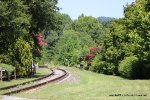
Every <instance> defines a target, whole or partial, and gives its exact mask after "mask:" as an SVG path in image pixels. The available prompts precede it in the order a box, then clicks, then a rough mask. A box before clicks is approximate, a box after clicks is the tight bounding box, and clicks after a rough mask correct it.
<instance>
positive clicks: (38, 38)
mask: <svg viewBox="0 0 150 100" xmlns="http://www.w3.org/2000/svg"><path fill="white" fill-rule="evenodd" d="M34 37H35V39H36V42H37V43H36V44H37V45H38V46H47V45H48V44H47V43H46V42H44V36H43V33H41V32H39V33H38V34H37V35H34Z"/></svg>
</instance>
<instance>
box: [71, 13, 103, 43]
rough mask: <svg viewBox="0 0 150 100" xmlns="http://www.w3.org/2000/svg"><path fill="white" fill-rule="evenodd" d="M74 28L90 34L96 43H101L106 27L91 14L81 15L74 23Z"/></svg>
mask: <svg viewBox="0 0 150 100" xmlns="http://www.w3.org/2000/svg"><path fill="white" fill-rule="evenodd" d="M72 29H74V30H75V31H78V32H84V33H87V34H89V35H90V36H91V37H92V39H93V40H94V41H95V43H97V44H99V45H100V43H101V40H102V36H103V33H104V29H103V26H102V24H100V23H99V21H98V19H96V18H94V17H91V16H79V18H78V19H77V20H75V21H74V22H73V24H72Z"/></svg>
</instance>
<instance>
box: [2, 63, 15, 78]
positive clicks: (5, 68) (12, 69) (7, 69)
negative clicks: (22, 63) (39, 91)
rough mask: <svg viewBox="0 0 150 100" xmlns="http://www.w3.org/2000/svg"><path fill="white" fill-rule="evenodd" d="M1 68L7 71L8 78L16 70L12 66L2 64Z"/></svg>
mask: <svg viewBox="0 0 150 100" xmlns="http://www.w3.org/2000/svg"><path fill="white" fill-rule="evenodd" d="M0 67H1V68H2V69H4V70H5V71H6V74H7V77H10V75H11V73H12V72H13V71H14V70H15V67H13V66H12V65H8V64H4V63H1V64H0Z"/></svg>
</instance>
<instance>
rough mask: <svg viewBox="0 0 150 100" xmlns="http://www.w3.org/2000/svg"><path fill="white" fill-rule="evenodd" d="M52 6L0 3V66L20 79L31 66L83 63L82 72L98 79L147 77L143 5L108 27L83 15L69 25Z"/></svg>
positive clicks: (43, 0) (149, 44) (45, 1)
mask: <svg viewBox="0 0 150 100" xmlns="http://www.w3.org/2000/svg"><path fill="white" fill-rule="evenodd" d="M57 2H58V1H57V0H7V1H6V0H1V1H0V12H1V15H0V30H1V31H0V45H1V46H0V62H1V63H7V64H10V65H13V66H15V67H16V68H17V70H18V75H21V76H24V75H29V69H30V66H31V62H32V60H33V61H35V62H40V63H41V64H43V63H44V62H53V63H54V64H59V65H65V66H77V65H78V64H80V63H81V62H84V67H85V69H86V70H91V71H94V72H98V73H104V74H109V75H121V76H123V77H127V78H149V77H150V66H149V61H150V51H149V49H150V20H149V18H150V12H149V11H150V8H149V7H150V2H149V1H148V0H136V2H134V3H132V4H130V5H126V6H125V7H124V18H119V19H112V20H108V21H101V20H99V18H94V17H92V16H84V14H82V15H80V16H79V17H78V19H76V20H72V19H71V18H70V16H69V15H67V14H61V13H60V12H59V7H57V6H56V4H57ZM92 48H93V49H92ZM91 50H100V52H99V51H98V52H97V51H96V52H93V51H91ZM90 54H92V55H93V56H92V57H90V56H89V55H90ZM87 55H88V56H87ZM89 61H90V64H88V63H89Z"/></svg>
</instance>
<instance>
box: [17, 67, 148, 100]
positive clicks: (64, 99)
mask: <svg viewBox="0 0 150 100" xmlns="http://www.w3.org/2000/svg"><path fill="white" fill-rule="evenodd" d="M67 70H69V72H70V73H72V75H73V76H74V77H76V79H75V80H73V79H72V82H69V81H66V82H63V83H60V84H48V85H47V86H44V87H43V88H39V89H36V90H35V91H28V92H23V93H19V94H16V95H15V96H19V97H25V98H33V99H38V100H150V80H128V79H124V78H121V77H118V76H109V75H103V74H97V73H93V72H89V71H80V70H79V69H77V68H67ZM73 81H78V82H73ZM115 94H116V95H118V94H121V95H130V96H110V95H115ZM132 95H134V96H132ZM137 95H146V96H137Z"/></svg>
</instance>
